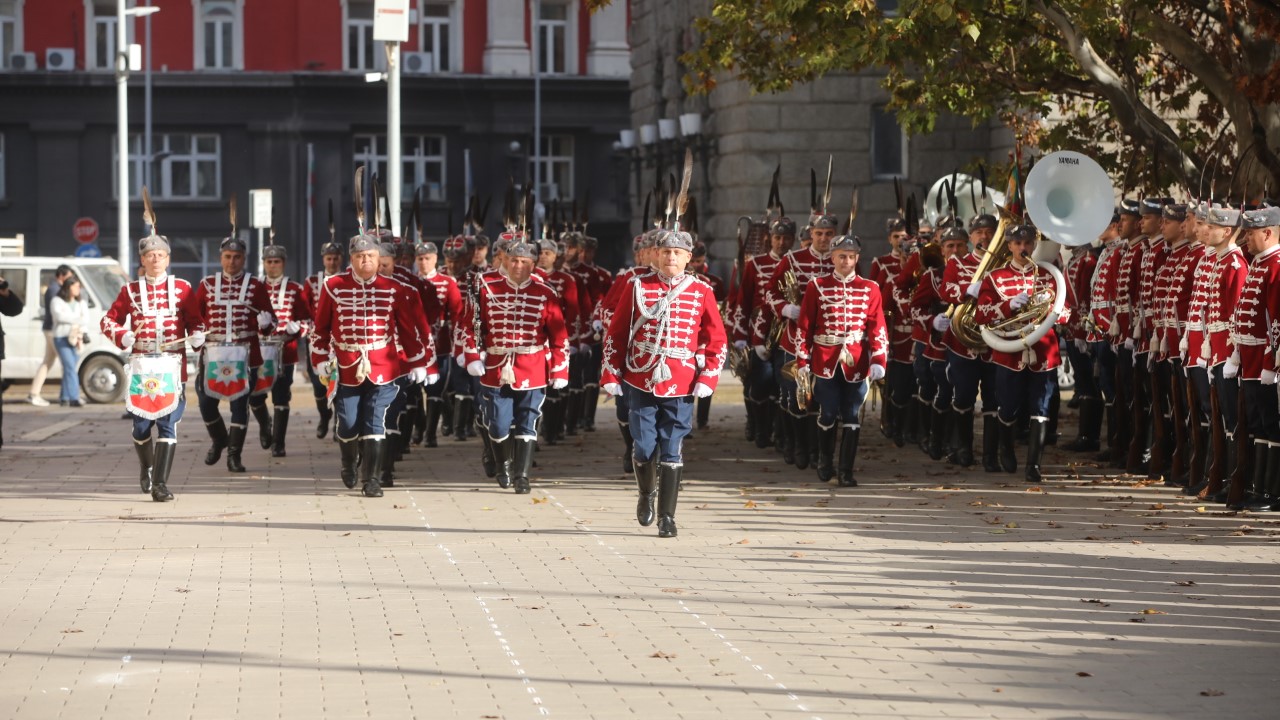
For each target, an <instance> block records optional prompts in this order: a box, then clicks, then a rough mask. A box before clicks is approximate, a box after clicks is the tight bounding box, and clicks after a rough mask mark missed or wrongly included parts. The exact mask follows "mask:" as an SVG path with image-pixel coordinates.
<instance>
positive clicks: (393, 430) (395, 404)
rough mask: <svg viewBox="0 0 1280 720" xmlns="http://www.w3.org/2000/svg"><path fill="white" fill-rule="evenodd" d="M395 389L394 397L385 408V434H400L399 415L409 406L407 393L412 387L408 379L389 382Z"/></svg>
mask: <svg viewBox="0 0 1280 720" xmlns="http://www.w3.org/2000/svg"><path fill="white" fill-rule="evenodd" d="M391 384H392V385H394V386H395V388H396V396H395V397H394V398H392V399H391V404H390V405H388V406H387V434H388V435H399V434H400V414H401V413H403V412H404V409H405V407H407V406H408V405H409V391H410V390H411V389H412V388H413V387H414V385H413V383H411V382H409V378H407V377H401V378H396V379H395V380H393V381H391Z"/></svg>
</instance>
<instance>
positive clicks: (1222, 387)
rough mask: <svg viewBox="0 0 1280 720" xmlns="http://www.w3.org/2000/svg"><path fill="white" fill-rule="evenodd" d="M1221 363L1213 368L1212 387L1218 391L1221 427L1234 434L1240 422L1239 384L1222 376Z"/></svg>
mask: <svg viewBox="0 0 1280 720" xmlns="http://www.w3.org/2000/svg"><path fill="white" fill-rule="evenodd" d="M1222 366H1223V364H1222V363H1218V364H1217V365H1214V366H1213V369H1212V370H1211V372H1212V374H1213V387H1214V389H1216V390H1217V391H1218V413H1219V414H1221V415H1222V427H1223V428H1225V429H1226V431H1227V432H1229V433H1232V434H1234V433H1235V431H1236V423H1237V422H1239V420H1240V417H1239V416H1240V394H1239V393H1240V382H1239V380H1237V379H1236V378H1227V377H1223V375H1222Z"/></svg>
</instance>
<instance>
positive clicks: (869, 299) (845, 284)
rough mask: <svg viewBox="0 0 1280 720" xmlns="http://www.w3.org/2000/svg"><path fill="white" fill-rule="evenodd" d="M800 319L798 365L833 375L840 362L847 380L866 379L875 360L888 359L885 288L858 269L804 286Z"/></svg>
mask: <svg viewBox="0 0 1280 720" xmlns="http://www.w3.org/2000/svg"><path fill="white" fill-rule="evenodd" d="M799 325H800V335H801V338H802V339H801V343H800V347H799V348H798V352H797V353H796V365H797V366H799V367H808V368H809V369H810V371H811V372H812V373H813V374H814V375H815V376H816V377H820V378H831V377H834V376H835V374H836V369H837V368H839V369H840V371H841V374H842V375H843V377H844V379H845V380H847V381H849V382H862V380H863V379H864V378H865V377H866V376H867V372H868V371H869V370H870V368H871V366H872V365H879V366H880V367H882V368H883V367H885V363H887V362H888V361H889V333H888V332H887V330H886V329H885V324H884V311H883V308H882V305H881V299H880V289H879V288H877V287H876V284H875V283H874V282H872V281H870V280H867V279H866V278H861V277H858V275H857V273H854V274H852V275H850V276H849V277H847V278H842V277H840V276H838V275H836V274H835V273H834V272H832V273H831V274H830V275H824V276H822V277H819V278H814V280H813V282H811V283H809V286H808V287H806V288H805V291H804V301H803V303H802V304H801V306H800V321H799Z"/></svg>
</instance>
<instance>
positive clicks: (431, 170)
mask: <svg viewBox="0 0 1280 720" xmlns="http://www.w3.org/2000/svg"><path fill="white" fill-rule="evenodd" d="M400 162H401V165H402V167H403V169H402V170H401V175H400V200H401V202H411V201H412V200H413V191H414V190H415V189H416V188H417V187H418V186H419V185H421V186H422V187H423V198H424V199H426V200H431V201H434V202H441V201H443V200H444V199H445V193H444V182H445V164H444V137H442V136H440V135H402V136H401V137H400ZM355 164H356V167H359V166H361V165H364V166H365V167H366V169H365V172H366V173H369V174H370V175H371V174H372V173H375V172H376V173H377V174H378V179H379V181H381V182H383V183H385V182H386V180H387V138H386V136H385V135H357V136H356V152H355Z"/></svg>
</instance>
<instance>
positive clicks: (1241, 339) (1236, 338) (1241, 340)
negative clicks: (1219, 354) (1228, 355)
mask: <svg viewBox="0 0 1280 720" xmlns="http://www.w3.org/2000/svg"><path fill="white" fill-rule="evenodd" d="M1231 342H1232V343H1234V344H1236V345H1252V346H1257V345H1266V344H1267V341H1266V339H1265V338H1256V337H1253V336H1250V335H1232V336H1231Z"/></svg>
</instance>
